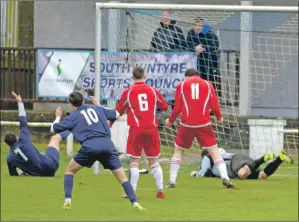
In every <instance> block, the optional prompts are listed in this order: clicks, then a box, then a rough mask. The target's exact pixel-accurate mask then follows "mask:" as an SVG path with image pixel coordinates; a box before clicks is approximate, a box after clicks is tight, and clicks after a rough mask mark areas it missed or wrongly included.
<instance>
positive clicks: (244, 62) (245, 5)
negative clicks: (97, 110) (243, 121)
mask: <svg viewBox="0 0 299 222" xmlns="http://www.w3.org/2000/svg"><path fill="white" fill-rule="evenodd" d="M95 9H96V22H95V24H96V25H95V30H96V32H95V40H96V45H95V95H96V96H98V98H100V78H101V73H100V64H101V46H102V44H101V41H102V39H101V35H102V21H101V20H102V18H101V16H102V10H107V9H139V10H146V9H149V10H192V11H196V10H201V11H232V12H241V21H242V22H241V24H240V25H241V27H240V30H246V32H241V34H240V40H241V41H240V43H241V44H240V96H239V104H240V107H239V110H240V111H239V115H240V116H247V115H248V114H249V112H250V109H251V106H250V101H251V91H250V88H251V87H250V84H251V81H250V75H249V73H250V65H249V64H250V63H249V60H250V54H249V53H250V51H251V50H250V48H251V38H252V37H251V34H250V33H251V32H250V31H251V27H252V14H251V12H293V13H294V12H297V13H298V7H296V6H254V5H252V1H241V5H192V4H189V5H186V4H176V5H173V4H140V3H118V2H109V3H99V2H98V3H96V7H95ZM241 98H242V99H241Z"/></svg>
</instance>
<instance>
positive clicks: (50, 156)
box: [42, 147, 59, 174]
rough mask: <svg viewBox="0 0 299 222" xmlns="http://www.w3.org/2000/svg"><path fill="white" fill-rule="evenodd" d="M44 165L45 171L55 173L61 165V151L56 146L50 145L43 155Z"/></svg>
mask: <svg viewBox="0 0 299 222" xmlns="http://www.w3.org/2000/svg"><path fill="white" fill-rule="evenodd" d="M43 156H44V157H43V160H42V166H43V169H44V171H45V173H46V174H47V173H49V174H51V173H55V172H56V171H57V170H58V167H59V152H58V150H57V149H56V148H54V147H48V148H47V149H46V152H45V154H44V155H43Z"/></svg>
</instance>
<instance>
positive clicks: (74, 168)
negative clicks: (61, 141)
mask: <svg viewBox="0 0 299 222" xmlns="http://www.w3.org/2000/svg"><path fill="white" fill-rule="evenodd" d="M68 100H69V103H70V104H71V106H72V109H73V110H74V112H73V113H71V114H70V115H68V116H67V117H66V118H65V119H64V120H63V121H62V122H60V120H61V117H62V109H61V108H60V107H58V108H57V110H56V120H55V121H54V123H53V125H52V127H51V130H52V131H54V132H62V131H65V130H69V131H71V132H72V133H73V134H74V137H75V138H76V139H77V140H78V141H79V142H80V143H81V145H82V146H81V148H80V150H79V151H78V153H77V154H76V155H75V157H74V158H73V159H72V160H71V161H70V163H69V164H68V166H67V169H66V173H65V176H64V193H65V203H64V209H71V201H72V191H73V185H74V175H75V174H76V173H77V172H78V171H79V170H81V169H82V168H83V167H88V168H89V167H91V166H92V165H93V164H94V162H95V161H99V162H100V163H101V164H102V165H103V167H104V168H105V169H109V170H111V171H112V172H113V174H114V175H115V176H116V178H117V179H118V181H119V182H120V184H122V186H123V188H124V190H125V192H126V194H127V195H128V197H129V199H130V201H131V203H132V204H133V207H134V208H135V209H137V210H144V208H143V207H141V206H140V205H139V204H138V202H137V200H136V195H135V192H134V190H133V188H132V186H131V184H130V182H129V181H128V179H127V177H126V174H125V171H124V169H123V168H122V165H121V162H120V160H119V157H118V153H117V151H116V149H115V146H114V144H113V142H112V140H111V132H110V128H109V126H108V124H107V120H115V119H117V118H118V117H119V113H118V112H117V111H115V110H112V109H107V108H104V107H102V106H93V105H85V104H84V97H83V95H82V94H81V93H79V92H73V93H71V94H70V95H69V97H68ZM59 122H60V123H59Z"/></svg>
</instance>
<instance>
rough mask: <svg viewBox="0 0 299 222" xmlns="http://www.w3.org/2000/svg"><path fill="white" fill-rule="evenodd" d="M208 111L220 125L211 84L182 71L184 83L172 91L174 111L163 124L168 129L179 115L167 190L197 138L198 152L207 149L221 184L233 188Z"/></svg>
mask: <svg viewBox="0 0 299 222" xmlns="http://www.w3.org/2000/svg"><path fill="white" fill-rule="evenodd" d="M210 109H212V111H213V113H214V114H215V116H216V117H217V121H218V122H219V123H222V122H223V118H222V114H221V110H220V107H219V103H218V99H217V96H216V93H215V90H214V87H213V85H212V84H211V83H210V82H208V81H206V80H204V79H201V78H200V73H199V72H198V71H197V70H195V69H188V70H186V72H185V80H184V81H183V82H181V83H180V84H179V85H178V86H177V88H176V93H175V104H174V109H173V111H172V113H171V115H170V117H169V119H167V120H166V121H165V125H166V126H167V127H171V125H172V124H173V123H174V122H175V120H176V119H177V117H178V116H179V115H180V114H181V123H180V127H179V129H178V133H177V136H176V139H175V148H174V153H173V157H172V159H171V165H170V180H169V183H168V185H167V187H168V188H174V187H175V183H176V178H177V175H178V171H179V168H180V164H181V161H182V157H183V154H184V152H185V151H187V150H188V149H190V147H191V145H192V143H193V141H194V138H196V139H197V141H198V143H199V144H200V145H201V147H202V149H206V150H208V153H209V154H210V155H211V157H212V159H213V161H214V164H215V166H216V167H217V168H218V170H219V172H220V176H221V179H222V184H223V185H224V186H226V187H227V188H235V186H234V185H233V184H232V183H231V182H230V181H229V177H228V175H227V170H226V166H225V163H224V160H223V158H222V156H221V154H220V152H219V149H218V147H217V141H216V137H215V134H214V129H213V126H212V124H211V120H210Z"/></svg>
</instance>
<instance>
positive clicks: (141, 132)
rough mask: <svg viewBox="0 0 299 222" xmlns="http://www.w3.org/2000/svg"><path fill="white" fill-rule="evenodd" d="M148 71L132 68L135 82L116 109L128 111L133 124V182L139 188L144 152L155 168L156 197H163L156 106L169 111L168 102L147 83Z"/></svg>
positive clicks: (129, 146) (130, 149)
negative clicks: (140, 167)
mask: <svg viewBox="0 0 299 222" xmlns="http://www.w3.org/2000/svg"><path fill="white" fill-rule="evenodd" d="M145 78H146V74H145V72H144V69H143V68H142V67H135V68H134V70H133V80H134V81H135V83H134V85H133V86H132V87H130V88H129V89H127V90H125V91H124V92H123V94H122V96H121V99H120V102H119V104H118V106H117V107H116V110H117V111H118V112H119V113H120V115H123V114H124V113H125V111H127V121H128V125H129V126H130V130H129V138H128V142H127V154H128V155H130V156H131V157H130V182H131V184H132V186H133V189H134V190H135V191H136V188H137V183H138V179H139V163H140V157H141V154H142V151H143V149H144V152H145V154H146V156H147V158H148V161H149V165H150V166H151V167H152V172H153V176H154V179H155V180H156V185H157V188H158V192H157V198H164V197H165V195H164V192H163V173H162V168H161V166H160V164H159V161H158V157H159V155H160V137H159V132H158V128H157V127H158V121H157V118H156V109H157V108H159V109H161V110H164V111H166V110H167V109H168V103H167V102H166V101H165V100H164V98H163V96H162V95H161V94H160V92H159V91H158V90H157V89H155V88H153V87H151V86H149V85H147V84H146V83H145Z"/></svg>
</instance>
